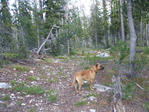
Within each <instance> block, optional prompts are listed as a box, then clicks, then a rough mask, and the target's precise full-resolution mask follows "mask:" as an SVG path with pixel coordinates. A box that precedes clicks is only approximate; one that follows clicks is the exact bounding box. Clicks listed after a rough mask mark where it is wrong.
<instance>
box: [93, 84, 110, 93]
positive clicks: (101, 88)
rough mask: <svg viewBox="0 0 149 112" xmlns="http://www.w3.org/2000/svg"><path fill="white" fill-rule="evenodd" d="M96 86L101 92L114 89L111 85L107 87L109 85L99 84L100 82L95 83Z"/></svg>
mask: <svg viewBox="0 0 149 112" xmlns="http://www.w3.org/2000/svg"><path fill="white" fill-rule="evenodd" d="M94 88H96V90H97V91H99V92H105V91H108V90H111V89H112V88H111V87H107V86H104V85H99V84H94Z"/></svg>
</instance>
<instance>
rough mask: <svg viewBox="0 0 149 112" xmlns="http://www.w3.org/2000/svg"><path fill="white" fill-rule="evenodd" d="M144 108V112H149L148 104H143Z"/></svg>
mask: <svg viewBox="0 0 149 112" xmlns="http://www.w3.org/2000/svg"><path fill="white" fill-rule="evenodd" d="M144 107H145V109H146V112H149V102H145V103H144Z"/></svg>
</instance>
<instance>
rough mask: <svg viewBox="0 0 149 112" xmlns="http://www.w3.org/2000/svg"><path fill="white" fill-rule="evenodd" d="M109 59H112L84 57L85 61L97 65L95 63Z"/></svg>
mask: <svg viewBox="0 0 149 112" xmlns="http://www.w3.org/2000/svg"><path fill="white" fill-rule="evenodd" d="M109 59H111V57H96V56H93V57H89V56H87V57H84V60H86V61H88V63H89V64H95V63H98V62H99V61H107V60H109Z"/></svg>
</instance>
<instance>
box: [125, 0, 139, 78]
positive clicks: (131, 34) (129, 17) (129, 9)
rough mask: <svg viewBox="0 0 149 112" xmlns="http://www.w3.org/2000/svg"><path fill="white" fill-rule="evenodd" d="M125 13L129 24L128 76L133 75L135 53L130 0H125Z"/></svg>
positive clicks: (134, 35)
mask: <svg viewBox="0 0 149 112" xmlns="http://www.w3.org/2000/svg"><path fill="white" fill-rule="evenodd" d="M127 14H128V26H129V32H130V57H129V61H130V77H132V76H133V72H134V59H135V55H136V39H137V36H136V32H135V28H134V21H133V17H132V4H131V0H127Z"/></svg>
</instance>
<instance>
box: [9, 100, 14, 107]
mask: <svg viewBox="0 0 149 112" xmlns="http://www.w3.org/2000/svg"><path fill="white" fill-rule="evenodd" d="M15 105H16V102H14V101H13V102H11V103H10V104H9V105H8V107H13V106H15Z"/></svg>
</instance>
